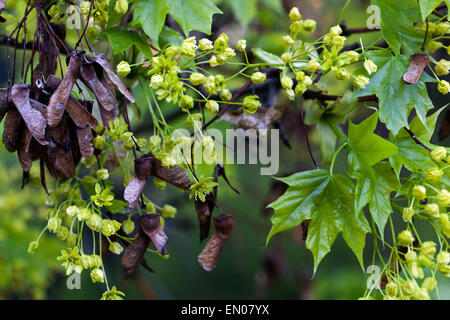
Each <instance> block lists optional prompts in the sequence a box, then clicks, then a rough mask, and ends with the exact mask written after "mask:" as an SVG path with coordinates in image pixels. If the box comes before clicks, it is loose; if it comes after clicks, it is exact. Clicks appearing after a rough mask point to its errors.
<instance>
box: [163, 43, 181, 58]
mask: <svg viewBox="0 0 450 320" xmlns="http://www.w3.org/2000/svg"><path fill="white" fill-rule="evenodd" d="M165 52H166V56H167V57H169V58H173V57H176V56H177V55H179V54H180V47H178V46H176V45H172V46H169V47H168V48H166V50H165Z"/></svg>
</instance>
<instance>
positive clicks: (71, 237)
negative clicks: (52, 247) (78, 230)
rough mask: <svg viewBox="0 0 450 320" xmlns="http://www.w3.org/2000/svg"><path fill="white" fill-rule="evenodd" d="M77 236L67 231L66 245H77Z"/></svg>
mask: <svg viewBox="0 0 450 320" xmlns="http://www.w3.org/2000/svg"><path fill="white" fill-rule="evenodd" d="M77 238H78V237H77V235H76V234H75V233H73V232H69V234H68V235H67V239H66V242H67V245H68V246H69V247H75V246H76V245H77Z"/></svg>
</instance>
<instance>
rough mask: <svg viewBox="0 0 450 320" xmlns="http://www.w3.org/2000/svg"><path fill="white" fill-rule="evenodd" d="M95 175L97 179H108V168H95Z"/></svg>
mask: <svg viewBox="0 0 450 320" xmlns="http://www.w3.org/2000/svg"><path fill="white" fill-rule="evenodd" d="M96 175H97V179H99V180H108V179H109V173H108V169H100V170H97V172H96Z"/></svg>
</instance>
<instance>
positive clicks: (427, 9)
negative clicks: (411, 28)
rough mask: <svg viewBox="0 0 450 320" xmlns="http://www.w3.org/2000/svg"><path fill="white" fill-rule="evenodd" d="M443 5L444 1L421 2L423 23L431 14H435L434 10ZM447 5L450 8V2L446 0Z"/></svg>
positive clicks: (420, 0) (429, 0)
mask: <svg viewBox="0 0 450 320" xmlns="http://www.w3.org/2000/svg"><path fill="white" fill-rule="evenodd" d="M441 3H442V0H419V4H420V12H421V13H422V21H425V19H426V18H427V17H428V16H429V15H430V13H431V12H433V10H434V9H436V8H437V7H438V6H439V5H440V4H441ZM445 3H446V4H447V7H449V8H450V0H445Z"/></svg>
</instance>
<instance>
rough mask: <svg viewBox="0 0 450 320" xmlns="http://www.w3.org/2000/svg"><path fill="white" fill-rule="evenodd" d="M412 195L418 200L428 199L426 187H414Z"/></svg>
mask: <svg viewBox="0 0 450 320" xmlns="http://www.w3.org/2000/svg"><path fill="white" fill-rule="evenodd" d="M412 195H413V197H414V198H416V199H417V200H419V201H420V200H424V199H426V197H427V189H426V188H425V187H424V186H414V188H413V189H412Z"/></svg>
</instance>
